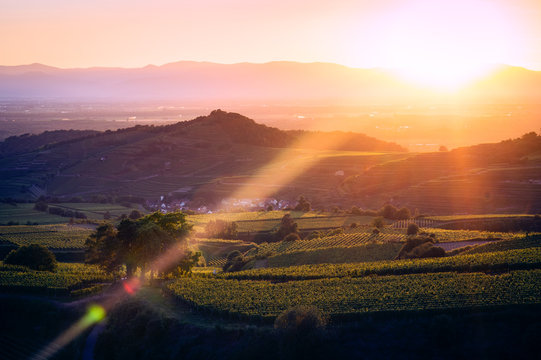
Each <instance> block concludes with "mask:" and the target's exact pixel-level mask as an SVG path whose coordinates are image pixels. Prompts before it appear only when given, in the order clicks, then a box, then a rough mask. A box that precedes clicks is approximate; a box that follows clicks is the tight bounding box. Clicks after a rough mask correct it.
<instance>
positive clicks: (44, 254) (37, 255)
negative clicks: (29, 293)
mask: <svg viewBox="0 0 541 360" xmlns="http://www.w3.org/2000/svg"><path fill="white" fill-rule="evenodd" d="M4 263H5V264H11V265H22V266H27V267H29V268H30V269H34V270H38V271H55V270H56V258H55V256H54V254H53V253H52V252H51V250H49V249H47V248H46V247H45V246H43V245H39V244H30V245H23V246H21V247H20V248H18V249H17V250H11V251H10V253H9V254H8V255H7V256H6V258H5V259H4Z"/></svg>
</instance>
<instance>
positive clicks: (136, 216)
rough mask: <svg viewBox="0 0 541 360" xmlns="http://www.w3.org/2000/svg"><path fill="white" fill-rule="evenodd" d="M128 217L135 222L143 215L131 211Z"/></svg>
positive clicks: (137, 211) (136, 211)
mask: <svg viewBox="0 0 541 360" xmlns="http://www.w3.org/2000/svg"><path fill="white" fill-rule="evenodd" d="M128 217H129V218H130V219H132V220H137V219H139V218H142V217H143V214H142V213H141V212H140V211H139V210H132V212H131V213H130V215H129V216H128Z"/></svg>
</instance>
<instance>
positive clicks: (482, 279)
mask: <svg viewBox="0 0 541 360" xmlns="http://www.w3.org/2000/svg"><path fill="white" fill-rule="evenodd" d="M540 286H541V270H530V271H512V272H509V273H505V274H501V275H487V274H483V273H465V274H461V273H438V274H414V275H399V276H383V277H379V276H368V277H362V278H348V277H344V278H326V279H317V280H303V281H288V282H280V283H272V282H269V281H253V280H243V281H238V280H225V279H211V278H191V279H180V280H177V281H175V282H173V283H171V284H170V285H168V286H167V289H168V290H169V291H170V292H171V293H172V294H174V295H175V296H177V297H180V298H181V299H182V300H183V301H185V302H187V303H189V304H191V305H192V306H194V307H195V308H197V309H199V310H206V311H210V312H214V313H220V314H228V315H234V316H241V317H247V318H252V319H269V320H271V319H274V318H275V317H276V316H277V315H279V314H280V313H281V312H283V311H284V310H286V309H288V308H291V307H293V306H297V305H313V306H316V307H317V308H319V309H321V310H322V311H323V312H324V313H326V314H329V315H331V317H333V318H337V319H340V318H355V317H356V316H358V315H363V314H367V313H372V312H385V311H424V310H435V309H440V310H443V309H458V308H471V307H484V306H494V305H512V304H536V303H539V302H540V301H541V294H540V293H539V288H540Z"/></svg>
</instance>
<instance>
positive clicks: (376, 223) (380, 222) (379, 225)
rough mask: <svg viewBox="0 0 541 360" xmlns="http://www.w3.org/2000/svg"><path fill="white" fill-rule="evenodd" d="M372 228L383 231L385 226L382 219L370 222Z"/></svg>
mask: <svg viewBox="0 0 541 360" xmlns="http://www.w3.org/2000/svg"><path fill="white" fill-rule="evenodd" d="M372 226H373V227H375V228H377V229H383V227H384V226H385V222H384V221H383V218H382V217H381V216H378V217H377V218H375V219H374V220H372Z"/></svg>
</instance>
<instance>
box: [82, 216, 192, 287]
mask: <svg viewBox="0 0 541 360" xmlns="http://www.w3.org/2000/svg"><path fill="white" fill-rule="evenodd" d="M191 227H192V226H191V225H190V224H188V223H187V221H186V219H185V214H183V213H181V212H174V213H168V214H162V213H161V212H155V213H152V214H149V215H147V216H145V217H142V218H139V219H137V220H133V219H128V218H125V219H123V220H122V221H121V222H120V223H119V224H118V225H117V226H116V227H114V226H113V225H111V224H106V225H102V226H100V227H98V228H97V229H96V231H95V232H94V233H93V234H91V235H90V237H89V238H88V239H87V241H86V243H85V245H86V261H87V262H88V263H96V264H99V265H100V266H101V267H103V268H104V269H105V270H107V271H110V272H113V271H117V270H119V269H120V267H121V266H122V265H125V266H126V272H127V275H128V276H129V277H130V276H133V273H134V272H135V270H136V269H137V268H140V269H141V272H142V275H144V273H145V272H146V270H150V271H151V278H152V276H153V274H154V273H164V271H165V270H168V269H171V268H174V267H175V266H180V265H181V263H182V261H183V258H184V257H185V256H188V255H189V256H192V254H191V253H189V252H188V251H187V249H186V241H185V240H186V235H187V234H188V232H189V231H190V229H191ZM165 253H167V254H168V256H167V257H165V259H162V258H161V255H163V254H165ZM158 258H160V259H158ZM182 266H185V262H184V263H182Z"/></svg>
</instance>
